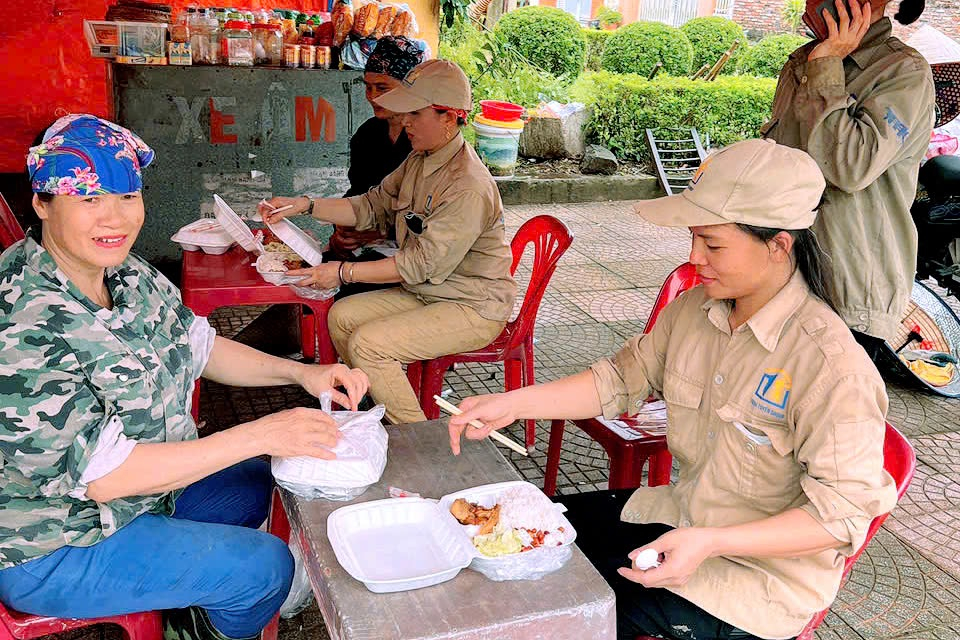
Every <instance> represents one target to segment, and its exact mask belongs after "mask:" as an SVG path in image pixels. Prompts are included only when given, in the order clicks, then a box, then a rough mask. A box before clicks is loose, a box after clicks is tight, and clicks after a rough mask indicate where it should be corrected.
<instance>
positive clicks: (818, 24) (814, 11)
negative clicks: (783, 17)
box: [803, 0, 856, 40]
mask: <svg viewBox="0 0 960 640" xmlns="http://www.w3.org/2000/svg"><path fill="white" fill-rule="evenodd" d="M854 1H856V0H854ZM843 7H844V9H846V10H847V16H851V15H852V13H851V11H850V3H849V2H848V0H843ZM824 9H826V10H827V12H828V13H829V14H830V15H831V17H833V20H834V22H836V23H837V24H838V25H839V24H840V18H839V16H838V15H837V5H836V2H835V1H834V0H807V9H806V11H804V13H803V24H805V25H807V28H809V29H810V31H812V32H813V35H815V36H816V37H817V40H826V39H827V36H828V35H829V32H828V31H827V23H826V22H824V20H823V10H824Z"/></svg>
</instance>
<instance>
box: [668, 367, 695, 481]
mask: <svg viewBox="0 0 960 640" xmlns="http://www.w3.org/2000/svg"><path fill="white" fill-rule="evenodd" d="M703 387H704V385H703V383H702V382H697V381H695V380H690V379H688V378H685V377H683V376H681V375H680V374H678V373H675V372H671V371H669V370H668V371H665V372H664V376H663V401H664V403H665V404H666V405H667V424H668V425H669V426H668V427H667V446H668V447H669V449H670V453H671V454H673V456H674V457H675V458H677V461H678V462H679V463H680V464H681V465H684V464H685V465H690V464H692V463H693V462H694V461H695V460H697V459H698V457H699V453H700V447H701V442H700V438H699V435H698V434H699V432H700V404H701V402H702V400H703ZM681 470H682V467H681Z"/></svg>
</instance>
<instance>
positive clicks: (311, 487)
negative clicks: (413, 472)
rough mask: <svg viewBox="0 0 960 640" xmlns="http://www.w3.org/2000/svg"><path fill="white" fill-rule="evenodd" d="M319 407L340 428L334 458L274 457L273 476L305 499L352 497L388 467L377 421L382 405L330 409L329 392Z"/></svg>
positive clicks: (384, 433)
mask: <svg viewBox="0 0 960 640" xmlns="http://www.w3.org/2000/svg"><path fill="white" fill-rule="evenodd" d="M320 406H321V408H322V409H323V410H324V411H326V412H327V413H329V414H330V415H331V416H332V417H333V419H334V420H335V421H336V422H337V424H338V425H339V427H340V434H341V435H340V442H338V443H337V446H336V447H334V448H333V452H334V453H335V454H336V456H337V457H336V459H334V460H323V459H320V458H313V457H310V456H296V457H291V458H274V459H273V460H272V461H271V470H272V471H273V477H274V478H275V479H276V481H277V484H279V485H280V486H281V487H283V488H285V489H288V490H290V491H292V492H293V493H295V494H297V495H298V496H301V497H303V498H307V499H308V500H313V499H316V498H326V499H328V500H352V499H353V498H356V497H357V496H359V495H360V494H362V493H363V492H364V491H366V489H367V487H369V486H370V485H371V484H373V483H375V482H377V481H378V480H379V479H380V475H381V474H382V473H383V469H384V467H386V466H387V431H386V429H384V428H383V425H382V424H380V420H381V419H383V415H384V407H383V405H382V404H380V405H377V406H376V407H374V408H373V409H370V410H369V411H331V410H330V406H331V401H330V394H329V393H324V394H322V395H321V396H320Z"/></svg>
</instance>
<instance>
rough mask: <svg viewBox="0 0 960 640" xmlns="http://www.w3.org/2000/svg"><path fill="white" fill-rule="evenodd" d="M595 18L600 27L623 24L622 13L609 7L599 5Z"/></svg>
mask: <svg viewBox="0 0 960 640" xmlns="http://www.w3.org/2000/svg"><path fill="white" fill-rule="evenodd" d="M597 20H599V21H600V26H601V27H615V26H619V25H621V24H623V14H622V13H620V12H619V11H615V10H613V9H611V8H610V7H606V6H601V7H600V8H599V9H597Z"/></svg>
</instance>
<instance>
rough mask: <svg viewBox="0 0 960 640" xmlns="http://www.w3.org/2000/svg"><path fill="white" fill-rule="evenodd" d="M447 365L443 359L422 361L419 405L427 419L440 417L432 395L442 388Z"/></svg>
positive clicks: (436, 394)
mask: <svg viewBox="0 0 960 640" xmlns="http://www.w3.org/2000/svg"><path fill="white" fill-rule="evenodd" d="M447 366H448V363H447V362H445V361H444V360H429V361H427V362H425V363H424V366H423V380H422V382H421V385H422V386H421V389H422V391H421V393H420V405H421V407H422V408H423V414H424V415H425V416H427V420H436V419H437V418H439V417H440V407H438V406H437V403H436V402H435V401H434V400H433V396H438V395H440V392H441V391H442V390H443V374H444V373H446V371H447ZM414 391H416V389H414Z"/></svg>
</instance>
